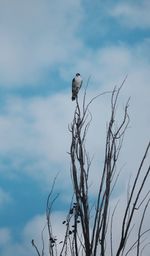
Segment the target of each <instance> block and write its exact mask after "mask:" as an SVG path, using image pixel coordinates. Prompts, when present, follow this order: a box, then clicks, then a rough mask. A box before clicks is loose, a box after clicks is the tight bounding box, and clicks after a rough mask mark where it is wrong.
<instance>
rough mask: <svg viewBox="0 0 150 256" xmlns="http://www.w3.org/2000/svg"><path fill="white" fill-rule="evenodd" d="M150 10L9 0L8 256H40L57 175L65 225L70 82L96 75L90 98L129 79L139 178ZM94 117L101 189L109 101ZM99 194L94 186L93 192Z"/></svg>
mask: <svg viewBox="0 0 150 256" xmlns="http://www.w3.org/2000/svg"><path fill="white" fill-rule="evenodd" d="M149 12H150V2H149V1H148V0H137V1H131V0H130V1H128V0H126V1H125V0H122V1H121V0H120V1H119V0H118V1H111V0H107V1H105V2H104V1H101V0H99V1H98V0H93V1H89V0H87V1H85V0H76V1H74V0H61V1H60V0H55V1H52V0H42V1H40V0H26V1H23V0H0V176H1V178H0V254H1V255H2V256H10V255H23V256H26V255H28V256H30V255H33V249H32V248H31V245H30V240H31V239H32V238H33V237H35V238H37V239H39V238H38V237H37V233H39V234H40V231H41V229H42V228H43V223H44V211H45V203H46V198H47V194H48V192H49V189H50V185H51V183H52V180H53V178H54V177H55V175H56V174H57V173H58V172H59V175H58V182H57V184H56V187H55V191H56V193H57V192H59V193H60V194H61V196H60V197H59V199H58V201H57V203H56V205H55V206H56V207H55V211H56V212H55V213H56V214H55V215H56V216H57V218H58V219H60V220H61V219H62V215H63V214H64V213H63V211H64V209H65V207H66V205H67V203H69V200H70V197H69V194H70V184H71V181H70V176H69V175H70V163H69V156H68V154H67V151H69V139H70V134H69V132H68V128H67V127H68V124H69V123H70V122H71V120H72V114H73V110H74V104H73V103H72V102H71V80H72V77H73V76H74V74H75V73H76V72H80V73H81V74H82V77H83V80H84V84H83V85H85V84H86V82H87V80H88V78H89V76H91V81H90V87H89V91H88V97H91V96H93V95H96V94H97V93H99V92H102V91H106V90H112V88H113V87H114V85H116V84H117V85H119V84H120V83H121V82H122V80H123V79H124V77H125V76H126V74H128V78H127V81H126V85H125V87H124V89H123V93H122V96H121V108H122V107H123V105H124V104H125V101H126V99H127V98H128V97H129V96H131V104H130V105H131V106H130V116H131V125H130V129H129V130H128V132H127V139H126V142H125V149H124V151H123V152H124V154H123V155H122V157H121V159H122V160H121V161H122V163H124V162H125V163H126V166H127V173H128V174H129V173H130V172H131V173H132V172H134V171H133V170H134V169H135V168H136V167H137V161H138V160H139V159H140V156H141V154H142V153H143V151H144V149H145V147H146V144H147V141H148V136H149V124H150V116H149V109H150V100H149V95H150V75H149V74H150V51H149V49H150V15H149ZM83 88H84V87H83ZM82 93H83V90H82V91H81V95H82ZM92 113H93V122H92V125H91V129H90V131H89V137H88V143H87V144H88V147H89V151H90V152H91V154H95V163H94V164H93V170H92V171H93V172H94V171H95V175H93V177H91V178H93V180H92V183H93V184H95V182H96V178H95V177H96V173H97V171H98V166H99V161H102V159H101V155H102V152H103V142H104V139H105V127H106V120H107V119H108V117H109V97H103V99H102V98H101V100H98V101H96V102H95V103H94V105H93V106H92ZM120 114H121V110H119V116H120ZM100 131H101V134H100ZM95 134H99V138H100V141H98V140H97V136H94V135H95ZM133 152H135V153H134V159H133V157H132V158H131V155H132V154H133ZM121 182H122V183H123V180H122V181H121ZM95 190H96V186H93V187H92V189H91V193H92V195H95V193H96V191H95ZM55 218H56V217H55ZM57 228H58V227H56V230H57ZM58 230H59V228H58ZM59 232H60V230H59Z"/></svg>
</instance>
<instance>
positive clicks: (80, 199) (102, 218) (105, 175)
mask: <svg viewBox="0 0 150 256" xmlns="http://www.w3.org/2000/svg"><path fill="white" fill-rule="evenodd" d="M124 82H125V80H124V81H123V83H122V84H121V86H120V87H119V88H114V90H113V91H112V92H111V115H110V120H109V123H108V127H107V132H106V143H105V154H104V165H103V168H102V170H99V181H100V182H99V186H98V191H97V196H96V198H95V200H94V202H92V205H91V203H90V200H89V197H90V194H89V172H90V168H91V159H90V157H89V154H88V152H87V150H86V145H85V140H86V137H87V132H88V128H89V125H90V122H91V120H92V114H91V112H90V110H89V108H90V105H91V104H92V102H93V101H94V100H95V99H96V98H97V97H99V96H101V95H103V94H104V93H102V94H100V95H98V96H96V97H94V98H92V99H91V101H90V102H89V103H87V104H86V90H85V93H84V97H83V100H82V103H81V104H79V101H78V98H77V99H76V107H75V112H74V116H73V121H72V123H71V125H70V126H69V131H70V134H71V146H70V152H69V155H70V159H71V178H72V184H73V198H72V202H71V205H70V209H69V213H68V215H67V217H66V219H65V220H64V221H63V224H64V225H66V231H65V234H64V239H63V241H57V238H56V237H54V235H53V232H52V226H53V223H51V212H52V205H53V203H54V201H55V200H56V198H57V195H56V196H55V197H54V198H53V199H52V194H53V188H54V185H55V180H54V183H53V186H52V189H51V192H50V194H49V196H48V200H47V207H46V219H47V228H48V236H49V255H50V256H54V255H60V256H61V255H71V256H78V255H86V256H96V255H101V256H106V255H111V256H113V255H116V256H123V255H129V254H130V253H131V252H132V251H133V250H134V255H137V256H139V255H142V254H143V252H144V249H145V247H146V246H148V245H149V242H147V241H145V236H146V234H147V233H148V232H149V231H150V228H149V227H148V228H147V229H146V230H144V231H143V229H142V227H143V221H144V217H145V213H146V210H147V208H148V205H149V202H150V197H149V192H150V191H147V192H146V195H144V194H143V190H144V188H145V183H146V181H147V179H148V177H149V172H150V166H148V167H147V168H145V160H146V158H147V156H148V152H149V148H150V143H148V145H147V148H146V150H145V152H144V155H143V158H142V160H141V163H140V166H139V168H138V170H137V172H136V175H135V178H134V181H133V183H132V184H131V185H130V187H128V191H127V192H128V196H127V204H126V207H125V210H124V213H123V217H122V221H121V223H122V224H121V233H120V240H118V244H117V246H115V248H114V245H113V234H114V229H113V221H114V216H115V213H116V209H117V207H118V204H119V202H118V203H117V204H116V205H115V206H114V208H113V209H111V195H112V191H113V190H114V188H115V186H116V183H117V181H118V177H119V171H118V169H117V163H118V159H119V154H120V150H121V148H122V143H123V139H124V135H125V132H126V129H127V127H128V124H129V121H130V119H129V115H128V107H129V99H128V100H127V103H126V105H125V107H124V113H123V116H122V120H121V121H120V123H119V122H117V117H116V115H117V104H118V98H119V94H120V91H121V89H122V87H123V84H124ZM106 93H108V92H106ZM109 93H110V92H109ZM141 173H142V175H141ZM92 206H93V207H92ZM141 208H142V209H143V212H142V214H141V215H140V221H139V227H138V231H137V233H136V235H137V237H136V239H135V241H134V242H133V243H132V244H130V245H129V244H128V240H129V238H130V235H131V233H132V231H133V229H134V216H135V215H137V213H139V212H140V211H139V210H140V209H141ZM111 212H112V213H111ZM110 213H111V214H110ZM108 238H109V239H108ZM42 242H43V243H42V244H43V248H42V251H41V252H40V250H39V249H38V247H37V246H36V244H35V242H34V240H32V245H33V246H34V248H35V250H36V252H37V254H38V256H44V255H45V250H44V239H43V238H42ZM58 245H59V247H60V245H61V249H59V250H58Z"/></svg>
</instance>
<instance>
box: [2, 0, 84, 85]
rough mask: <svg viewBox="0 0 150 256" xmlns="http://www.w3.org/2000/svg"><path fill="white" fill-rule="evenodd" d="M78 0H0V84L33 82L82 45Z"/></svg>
mask: <svg viewBox="0 0 150 256" xmlns="http://www.w3.org/2000/svg"><path fill="white" fill-rule="evenodd" d="M81 14H82V15H83V12H82V8H81V5H80V1H76V2H74V1H72V0H71V1H68V0H63V1H59V0H57V1H55V2H52V1H47V0H44V1H42V2H41V1H39V0H38V1H35V0H32V1H29V0H27V1H25V2H23V1H19V0H14V1H11V0H6V1H5V0H2V1H0V16H1V24H0V37H1V40H0V56H1V58H0V83H1V85H3V86H4V85H5V86H13V85H17V86H20V85H21V84H30V85H31V84H34V83H37V82H38V81H39V79H40V78H41V77H42V73H43V70H44V69H48V68H49V69H50V71H51V67H52V65H55V64H58V63H59V64H60V63H62V62H64V61H67V60H68V59H69V58H70V56H72V54H75V53H76V51H77V50H78V49H80V47H81V42H80V40H79V39H77V37H76V36H75V34H76V31H77V28H78V24H79V22H80V21H81V17H82V15H81Z"/></svg>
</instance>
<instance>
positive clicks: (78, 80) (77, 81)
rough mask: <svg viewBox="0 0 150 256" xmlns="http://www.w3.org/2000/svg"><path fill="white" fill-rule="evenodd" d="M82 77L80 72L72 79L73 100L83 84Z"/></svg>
mask: <svg viewBox="0 0 150 256" xmlns="http://www.w3.org/2000/svg"><path fill="white" fill-rule="evenodd" d="M82 82H83V80H82V77H81V76H80V74H79V73H77V74H76V76H75V77H74V78H73V79H72V100H75V99H76V97H77V95H78V92H79V90H80V88H81V86H82Z"/></svg>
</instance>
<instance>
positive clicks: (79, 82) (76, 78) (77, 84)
mask: <svg viewBox="0 0 150 256" xmlns="http://www.w3.org/2000/svg"><path fill="white" fill-rule="evenodd" d="M81 82H82V78H81V76H76V77H75V83H76V86H77V87H80V85H81Z"/></svg>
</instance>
